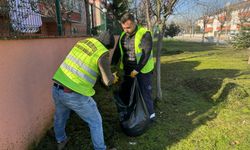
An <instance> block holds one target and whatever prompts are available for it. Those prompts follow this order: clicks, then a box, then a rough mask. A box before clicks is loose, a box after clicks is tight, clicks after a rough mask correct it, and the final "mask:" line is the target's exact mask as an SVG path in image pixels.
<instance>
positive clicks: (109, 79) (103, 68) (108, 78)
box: [98, 52, 114, 86]
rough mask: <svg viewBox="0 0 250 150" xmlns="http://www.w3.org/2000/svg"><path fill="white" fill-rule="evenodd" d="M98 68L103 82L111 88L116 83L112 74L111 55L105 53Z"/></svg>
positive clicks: (99, 61)
mask: <svg viewBox="0 0 250 150" xmlns="http://www.w3.org/2000/svg"><path fill="white" fill-rule="evenodd" d="M98 67H99V70H100V72H101V76H102V82H103V83H104V84H105V85H106V86H110V85H111V84H112V83H113V81H114V76H113V74H112V72H111V67H110V62H109V53H108V52H107V53H104V54H103V55H102V56H101V57H100V58H99V60H98Z"/></svg>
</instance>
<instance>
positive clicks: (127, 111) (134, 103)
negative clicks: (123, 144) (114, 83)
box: [114, 78, 150, 136]
mask: <svg viewBox="0 0 250 150" xmlns="http://www.w3.org/2000/svg"><path fill="white" fill-rule="evenodd" d="M130 94H131V95H130V99H129V104H128V105H125V104H124V103H123V101H122V100H121V98H120V97H119V93H118V92H115V93H114V99H115V103H116V106H117V110H118V113H119V119H120V125H121V128H122V130H123V132H124V133H125V134H126V135H128V136H139V135H141V134H143V133H144V132H145V131H146V130H147V128H148V126H149V124H150V119H149V112H148V109H147V106H146V103H145V101H144V99H143V96H142V94H141V90H140V87H139V85H138V81H137V78H135V80H134V83H133V85H132V87H131V93H130Z"/></svg>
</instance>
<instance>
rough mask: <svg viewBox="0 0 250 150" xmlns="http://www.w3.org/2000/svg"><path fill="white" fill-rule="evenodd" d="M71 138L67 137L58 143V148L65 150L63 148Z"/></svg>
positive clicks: (58, 149)
mask: <svg viewBox="0 0 250 150" xmlns="http://www.w3.org/2000/svg"><path fill="white" fill-rule="evenodd" d="M69 139H70V138H67V139H66V140H64V141H62V142H60V143H57V150H63V148H64V147H65V146H66V145H67V143H68V141H69Z"/></svg>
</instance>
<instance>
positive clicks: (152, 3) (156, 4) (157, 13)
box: [145, 0, 179, 100]
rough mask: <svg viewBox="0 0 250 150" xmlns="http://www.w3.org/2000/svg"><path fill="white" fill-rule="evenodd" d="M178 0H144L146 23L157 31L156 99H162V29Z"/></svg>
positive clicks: (163, 29)
mask: <svg viewBox="0 0 250 150" xmlns="http://www.w3.org/2000/svg"><path fill="white" fill-rule="evenodd" d="M178 1H179V0H146V3H145V4H146V8H147V9H146V10H147V12H146V14H147V24H148V26H149V27H150V30H151V31H152V27H153V26H156V27H157V29H158V31H157V33H158V35H157V39H158V40H157V45H156V76H157V87H156V90H157V95H156V99H157V100H161V99H162V91H161V61H160V57H161V49H162V39H163V36H164V31H165V29H166V21H167V19H168V17H169V16H170V15H171V14H172V13H173V9H174V7H175V6H176V4H177V2H178Z"/></svg>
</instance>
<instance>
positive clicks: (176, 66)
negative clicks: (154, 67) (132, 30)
mask: <svg viewBox="0 0 250 150" xmlns="http://www.w3.org/2000/svg"><path fill="white" fill-rule="evenodd" d="M163 47H164V50H163V52H162V57H161V61H162V92H163V99H162V100H161V101H158V102H157V104H156V114H157V122H156V123H155V124H153V126H152V127H151V128H150V129H149V130H148V131H147V132H146V133H145V134H143V135H142V136H139V137H127V136H126V135H124V134H123V133H122V132H121V129H120V127H119V122H118V116H117V113H116V107H115V104H114V102H113V101H112V90H113V89H115V88H117V87H113V89H107V88H103V86H101V84H98V85H97V86H96V90H97V94H96V95H95V97H94V98H95V99H96V101H97V103H98V106H99V110H100V112H101V114H102V117H103V126H104V134H105V141H106V144H107V145H108V146H109V147H115V148H116V149H117V150H225V149H228V150H231V149H232V150H248V149H250V96H249V95H250V65H248V64H247V59H248V51H247V50H235V49H233V48H231V47H227V46H216V45H210V44H200V43H194V42H183V41H174V40H171V41H165V42H164V45H163ZM154 83H155V82H154ZM154 87H156V86H155V85H154ZM154 95H155V91H154ZM67 132H68V135H69V136H70V137H71V140H70V142H69V143H68V145H67V147H66V149H68V150H80V149H84V150H89V149H93V147H92V144H91V139H90V134H89V131H88V128H87V126H86V124H85V123H83V122H82V121H81V119H79V117H77V116H76V114H74V113H72V115H71V119H70V120H69V122H68V125H67ZM55 148H56V144H55V142H54V137H53V132H52V129H50V130H49V131H48V132H47V134H46V135H45V137H44V138H43V139H42V140H41V142H40V143H39V144H38V146H36V147H35V148H34V149H36V150H54V149H55Z"/></svg>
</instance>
